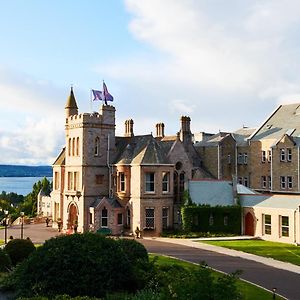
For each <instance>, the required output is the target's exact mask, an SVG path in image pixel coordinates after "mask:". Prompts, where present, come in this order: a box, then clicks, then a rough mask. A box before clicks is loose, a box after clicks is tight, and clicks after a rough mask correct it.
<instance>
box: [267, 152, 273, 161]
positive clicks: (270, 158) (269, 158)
mask: <svg viewBox="0 0 300 300" xmlns="http://www.w3.org/2000/svg"><path fill="white" fill-rule="evenodd" d="M271 160H272V151H271V150H268V162H271Z"/></svg>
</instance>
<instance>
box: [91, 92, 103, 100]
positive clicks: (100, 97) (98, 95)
mask: <svg viewBox="0 0 300 300" xmlns="http://www.w3.org/2000/svg"><path fill="white" fill-rule="evenodd" d="M92 93H93V95H94V99H93V101H95V100H104V99H103V93H102V92H101V91H97V90H92Z"/></svg>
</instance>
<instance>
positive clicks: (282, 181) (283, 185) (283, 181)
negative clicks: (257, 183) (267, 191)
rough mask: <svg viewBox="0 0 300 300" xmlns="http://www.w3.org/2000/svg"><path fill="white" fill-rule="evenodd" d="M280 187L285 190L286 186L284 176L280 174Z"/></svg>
mask: <svg viewBox="0 0 300 300" xmlns="http://www.w3.org/2000/svg"><path fill="white" fill-rule="evenodd" d="M280 188H281V189H282V190H285V188H286V181H285V177H284V176H280Z"/></svg>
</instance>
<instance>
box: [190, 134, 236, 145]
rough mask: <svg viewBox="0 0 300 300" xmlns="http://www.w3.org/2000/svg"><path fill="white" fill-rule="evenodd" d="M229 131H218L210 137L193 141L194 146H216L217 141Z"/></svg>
mask: <svg viewBox="0 0 300 300" xmlns="http://www.w3.org/2000/svg"><path fill="white" fill-rule="evenodd" d="M229 134H230V133H229V132H219V133H216V134H214V135H213V136H212V137H211V138H209V139H207V140H204V141H201V142H197V143H195V145H194V146H195V147H216V146H218V145H219V143H220V142H221V141H222V140H223V139H224V138H225V137H226V136H228V135H229Z"/></svg>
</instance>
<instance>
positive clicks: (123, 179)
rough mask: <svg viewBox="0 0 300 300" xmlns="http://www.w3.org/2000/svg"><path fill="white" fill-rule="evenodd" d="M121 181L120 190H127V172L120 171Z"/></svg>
mask: <svg viewBox="0 0 300 300" xmlns="http://www.w3.org/2000/svg"><path fill="white" fill-rule="evenodd" d="M119 180H120V181H119V182H120V186H119V188H120V192H125V174H124V173H123V172H120V173H119Z"/></svg>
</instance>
